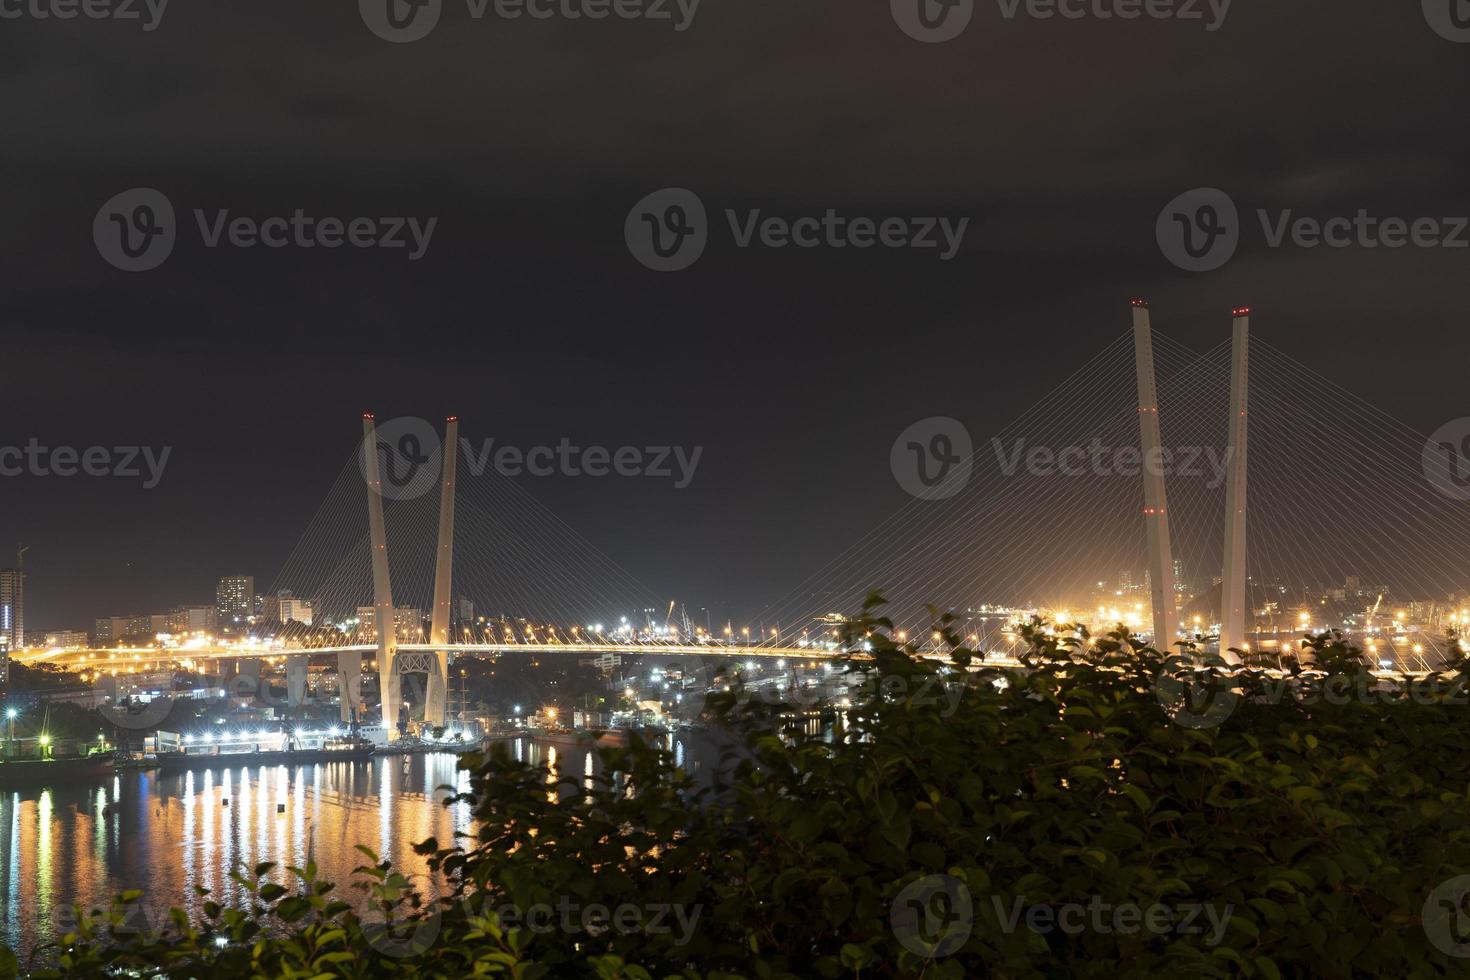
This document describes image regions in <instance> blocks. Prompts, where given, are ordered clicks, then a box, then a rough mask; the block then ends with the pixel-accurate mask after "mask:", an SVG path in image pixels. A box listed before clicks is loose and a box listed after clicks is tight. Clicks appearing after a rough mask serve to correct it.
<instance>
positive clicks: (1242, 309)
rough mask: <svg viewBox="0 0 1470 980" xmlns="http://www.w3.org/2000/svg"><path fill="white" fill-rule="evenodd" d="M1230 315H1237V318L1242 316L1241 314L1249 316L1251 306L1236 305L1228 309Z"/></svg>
mask: <svg viewBox="0 0 1470 980" xmlns="http://www.w3.org/2000/svg"><path fill="white" fill-rule="evenodd" d="M1230 315H1231V316H1233V317H1237V318H1238V317H1243V316H1250V315H1251V308H1250V307H1249V306H1237V307H1236V308H1235V309H1233V310H1231V311H1230Z"/></svg>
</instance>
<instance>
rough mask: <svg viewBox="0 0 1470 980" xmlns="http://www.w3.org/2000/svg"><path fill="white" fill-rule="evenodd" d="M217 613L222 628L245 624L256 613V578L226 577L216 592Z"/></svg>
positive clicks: (252, 576) (250, 576)
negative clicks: (235, 623) (234, 624)
mask: <svg viewBox="0 0 1470 980" xmlns="http://www.w3.org/2000/svg"><path fill="white" fill-rule="evenodd" d="M214 606H215V612H216V613H217V614H218V616H219V623H220V625H221V626H228V625H230V624H232V623H234V622H235V621H236V620H237V619H238V620H240V621H241V622H243V621H244V620H245V619H247V618H248V617H250V616H252V615H254V613H255V576H254V575H226V576H225V577H224V578H222V579H220V580H219V586H218V588H216V590H215V603H214Z"/></svg>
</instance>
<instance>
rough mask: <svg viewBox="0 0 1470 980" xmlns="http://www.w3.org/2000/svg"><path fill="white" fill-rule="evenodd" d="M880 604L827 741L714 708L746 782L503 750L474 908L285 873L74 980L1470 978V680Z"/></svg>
mask: <svg viewBox="0 0 1470 980" xmlns="http://www.w3.org/2000/svg"><path fill="white" fill-rule="evenodd" d="M876 606H877V600H873V601H872V602H871V603H870V608H869V609H868V610H867V611H865V614H864V615H863V616H862V617H861V618H859V619H858V620H856V621H855V622H853V623H852V624H850V626H849V628H848V635H847V638H846V641H847V644H848V647H849V649H851V650H853V651H855V653H854V656H852V657H851V658H850V659H848V660H847V661H846V662H845V663H844V669H845V670H846V671H847V672H848V676H849V679H850V680H852V681H855V682H858V683H856V685H855V686H854V688H853V691H852V694H851V697H852V704H851V707H850V708H849V709H848V710H845V711H835V710H829V711H828V712H827V713H826V714H825V715H823V718H824V720H825V722H826V726H825V730H824V732H823V733H822V734H821V735H817V736H811V735H804V734H801V733H800V732H798V731H796V730H794V729H793V728H791V727H789V726H787V725H786V720H788V719H789V718H790V713H789V712H785V711H783V710H781V709H780V708H779V707H778V708H775V709H769V710H757V709H758V708H761V706H760V705H756V706H754V707H753V706H752V705H751V703H750V699H746V698H742V697H741V696H740V691H739V689H738V686H737V688H736V690H735V691H733V692H732V693H731V694H729V695H728V696H724V697H718V698H714V699H712V703H711V717H712V719H714V720H715V721H716V722H717V723H718V724H720V725H721V726H724V729H725V730H727V731H729V732H731V733H734V734H736V735H738V736H739V744H740V746H741V748H740V750H739V751H733V750H732V751H731V752H730V753H729V754H728V757H727V763H728V765H727V767H726V769H725V771H724V772H723V774H722V776H721V777H720V778H719V779H716V780H715V781H714V782H713V783H712V784H711V783H708V782H705V783H700V782H696V780H695V779H693V778H692V777H691V776H690V774H688V773H686V772H684V771H682V770H681V769H680V768H678V767H677V766H676V765H675V764H674V760H673V758H672V757H671V755H670V754H669V753H668V752H665V751H662V750H659V749H656V748H654V747H651V746H649V745H645V744H643V743H642V742H639V741H637V740H636V739H635V740H634V741H633V743H632V744H631V745H629V746H628V747H627V748H620V749H611V750H601V752H600V754H601V756H602V761H603V766H602V770H603V772H604V773H605V774H606V775H603V776H599V777H596V778H594V779H592V780H590V781H586V780H584V779H583V777H581V776H580V775H579V776H577V777H576V778H567V779H563V780H561V781H560V786H559V787H558V788H556V789H555V790H554V791H553V792H551V793H549V792H548V789H549V783H553V782H555V780H554V778H553V775H552V774H550V773H548V772H547V771H546V769H545V768H543V767H533V766H528V765H526V764H524V763H520V762H517V761H515V760H514V759H513V758H512V757H511V756H510V755H509V753H508V751H506V750H505V749H504V748H503V747H498V748H495V749H493V750H492V751H490V752H489V753H487V754H484V755H472V756H467V757H466V758H465V760H464V763H463V764H464V765H465V766H468V767H470V768H471V769H472V770H473V780H472V787H473V789H472V794H471V798H472V799H473V801H474V805H475V814H476V817H477V821H478V823H477V831H476V834H475V836H473V837H471V838H468V839H465V840H462V841H456V842H437V841H426V842H424V843H423V844H422V845H420V848H419V850H420V853H423V854H426V855H430V863H431V867H432V868H433V869H434V874H435V875H436V876H438V878H439V879H440V881H439V882H438V885H439V889H440V894H443V895H444V896H445V897H444V898H442V899H439V900H435V901H432V902H430V901H423V900H421V899H420V898H419V897H418V895H417V894H416V893H415V892H414V890H413V889H412V888H411V887H410V883H409V882H408V881H407V880H405V879H404V878H403V877H401V876H400V875H398V874H397V873H396V872H394V871H393V869H392V868H390V867H388V866H387V865H386V864H382V863H379V862H377V860H376V858H375V857H374V856H372V855H371V853H370V852H365V854H367V855H368V856H367V858H366V860H365V864H364V868H363V869H362V878H363V881H362V882H360V883H359V884H363V885H366V886H367V887H368V888H369V889H370V894H371V897H372V900H373V904H374V909H375V910H376V911H375V913H374V914H367V913H364V914H358V913H355V912H353V911H352V910H351V908H350V907H349V906H348V904H347V903H346V902H344V901H341V900H340V898H339V897H337V893H336V890H335V889H334V888H333V886H332V885H331V884H329V883H323V882H318V881H316V880H315V878H316V876H315V872H314V869H310V868H307V869H300V870H297V871H293V872H292V873H291V875H290V877H289V880H287V881H285V882H282V881H280V880H277V879H278V878H279V875H278V871H277V869H273V868H271V867H270V866H261V867H258V868H255V869H252V872H253V873H252V874H250V875H242V880H243V881H245V882H246V883H247V884H248V885H249V886H250V889H251V894H252V895H253V897H254V899H255V901H254V902H253V903H252V904H251V907H250V908H242V909H223V908H218V907H215V906H208V907H207V908H206V915H205V916H204V918H203V919H202V920H201V921H198V922H192V923H191V922H189V921H188V920H187V919H186V918H185V917H184V916H183V915H182V914H178V913H175V917H174V922H173V925H172V926H171V927H170V928H169V929H168V930H166V931H165V934H163V935H157V934H147V933H129V932H125V931H123V930H122V929H121V928H120V927H119V925H120V924H121V923H123V922H124V921H125V918H126V906H127V903H130V902H136V901H137V896H136V895H128V896H124V902H122V903H120V904H119V906H118V907H117V908H116V909H114V910H111V911H110V912H108V913H101V914H97V915H94V916H92V917H90V918H89V919H88V921H87V924H86V925H84V926H83V927H82V928H81V929H80V930H79V931H78V932H77V933H76V934H74V935H71V936H68V937H67V939H66V941H65V943H64V948H63V949H60V950H55V951H52V954H53V957H54V960H55V963H56V967H55V968H54V969H53V970H50V971H48V972H46V973H43V974H41V975H45V976H63V975H67V976H102V975H119V974H121V973H124V972H127V973H129V974H133V975H155V976H179V977H183V976H231V977H237V976H238V977H245V976H259V977H278V976H284V977H378V976H403V977H419V976H422V977H431V976H432V977H465V976H498V975H508V976H515V977H528V978H530V977H541V976H553V977H603V978H616V977H630V978H632V977H640V978H641V977H675V976H678V977H689V978H707V977H709V978H713V977H736V976H738V977H800V978H807V977H840V976H851V977H856V976H870V977H890V976H892V977H918V976H924V977H929V978H959V977H970V976H986V975H995V976H1002V977H1050V976H1056V977H1061V976H1075V977H1099V978H1102V977H1119V976H1122V977H1145V976H1178V975H1188V976H1247V977H1266V978H1275V977H1279V976H1323V977H1359V976H1362V977H1368V976H1393V977H1410V976H1422V977H1433V976H1459V975H1465V974H1466V972H1467V971H1466V969H1465V967H1466V965H1467V964H1470V959H1465V958H1460V956H1458V955H1456V954H1460V953H1466V954H1470V946H1467V945H1457V944H1464V943H1470V928H1466V927H1470V917H1466V919H1465V920H1464V921H1463V922H1462V921H1461V919H1460V918H1459V915H1460V913H1461V911H1462V908H1463V906H1462V904H1461V903H1462V899H1463V892H1462V891H1458V890H1457V889H1456V888H1455V887H1454V886H1453V879H1455V878H1457V876H1460V875H1466V874H1470V763H1467V754H1466V752H1467V747H1470V739H1467V737H1466V731H1467V727H1466V717H1465V716H1466V714H1467V711H1470V707H1467V705H1466V704H1465V700H1466V699H1465V689H1464V684H1465V680H1466V674H1465V671H1464V669H1463V666H1461V665H1457V666H1456V667H1455V668H1454V669H1453V670H1451V671H1449V672H1447V673H1445V674H1443V675H1439V676H1436V677H1433V678H1430V679H1429V680H1428V681H1426V682H1424V683H1422V684H1420V685H1418V686H1417V687H1416V689H1415V690H1414V692H1413V696H1412V697H1391V696H1390V695H1389V691H1388V690H1387V688H1386V687H1385V685H1384V683H1383V681H1382V680H1380V679H1377V678H1374V677H1373V676H1372V675H1371V674H1369V673H1368V671H1367V668H1366V667H1365V666H1364V665H1363V663H1362V660H1361V657H1360V656H1359V655H1358V654H1357V653H1356V651H1354V650H1351V649H1349V648H1348V647H1346V646H1345V645H1344V644H1343V643H1342V642H1341V641H1340V639H1339V638H1337V637H1334V636H1330V635H1324V636H1320V637H1315V638H1311V639H1309V640H1308V641H1307V642H1306V643H1305V650H1304V653H1305V654H1306V655H1307V657H1308V659H1310V660H1311V661H1312V662H1313V663H1314V664H1315V666H1316V669H1317V671H1318V672H1304V671H1303V670H1302V669H1300V668H1295V667H1294V668H1292V669H1291V670H1290V671H1288V673H1287V674H1286V676H1285V677H1279V676H1271V675H1266V674H1263V673H1260V672H1231V673H1228V674H1227V673H1225V672H1223V671H1222V670H1220V669H1218V668H1209V669H1207V670H1205V671H1203V672H1196V671H1195V670H1194V669H1193V667H1192V663H1193V661H1194V660H1195V659H1197V658H1194V657H1193V656H1192V655H1191V654H1190V653H1189V652H1188V651H1186V652H1185V653H1184V654H1183V655H1182V656H1169V657H1166V656H1165V655H1164V654H1161V653H1160V652H1158V651H1155V650H1152V649H1148V648H1146V647H1143V646H1141V645H1139V644H1138V643H1136V642H1135V641H1134V639H1133V638H1131V637H1130V636H1128V635H1126V634H1122V633H1119V634H1113V635H1110V636H1106V637H1090V636H1088V635H1087V634H1086V633H1085V632H1082V631H1077V630H1068V629H1050V628H1042V626H1041V625H1040V624H1037V625H1035V626H1033V627H1031V628H1029V629H1028V630H1027V632H1026V638H1027V641H1028V647H1029V649H1028V651H1027V653H1026V654H1025V655H1024V657H1023V660H1024V663H1025V668H1024V669H1022V670H1002V669H999V668H995V667H990V666H986V665H985V664H984V663H983V662H981V661H978V660H977V659H976V655H975V654H974V653H973V652H972V651H969V650H966V649H965V648H964V647H963V646H960V645H959V644H958V642H957V641H956V640H955V638H954V637H952V636H949V637H948V638H949V640H950V647H951V648H952V649H951V653H950V655H949V657H950V659H949V661H948V662H947V663H941V662H936V661H934V660H931V659H924V658H920V657H918V656H917V655H916V654H915V651H913V650H912V649H906V648H901V647H899V646H898V645H896V644H895V643H893V642H892V641H890V640H889V639H888V636H889V634H890V632H891V625H890V624H889V623H887V621H886V620H883V619H881V618H877V617H876ZM947 627H948V624H947V622H946V621H944V620H943V619H942V618H941V620H940V623H939V628H940V629H941V630H942V631H945V632H946V636H948V633H947ZM859 651H860V652H859ZM1205 694H1209V695H1210V696H1211V697H1210V698H1205V697H1202V695H1205ZM766 707H767V708H769V706H766ZM558 794H559V795H560V800H559V801H557V802H552V801H551V799H549V796H556V795H558ZM1447 882H1448V883H1450V886H1449V887H1448V889H1447V888H1446V887H1442V886H1444V885H1445V884H1446V883H1447ZM1467 882H1470V879H1467ZM1466 888H1467V890H1470V883H1467V885H1466ZM547 910H549V911H547ZM1426 911H1427V912H1429V913H1430V915H1429V921H1426V919H1425V913H1426Z"/></svg>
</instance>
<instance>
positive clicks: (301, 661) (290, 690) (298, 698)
mask: <svg viewBox="0 0 1470 980" xmlns="http://www.w3.org/2000/svg"><path fill="white" fill-rule="evenodd" d="M306 662H307V656H306V654H304V653H298V654H295V655H293V656H289V657H287V658H286V707H288V708H299V707H301V706H302V705H303V704H305V703H306Z"/></svg>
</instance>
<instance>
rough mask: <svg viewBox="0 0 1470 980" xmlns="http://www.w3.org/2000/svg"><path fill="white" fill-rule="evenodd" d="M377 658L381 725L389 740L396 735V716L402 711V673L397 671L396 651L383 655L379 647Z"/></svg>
mask: <svg viewBox="0 0 1470 980" xmlns="http://www.w3.org/2000/svg"><path fill="white" fill-rule="evenodd" d="M385 656H386V658H387V660H386V662H385V660H384V659H383V658H384V657H385ZM378 658H379V659H378V696H379V699H380V700H381V701H382V702H383V727H384V728H386V729H387V730H388V739H389V740H390V741H391V740H392V739H394V738H397V737H398V716H399V715H400V714H401V713H402V711H403V707H402V705H403V675H402V674H400V673H399V672H398V654H397V653H396V652H395V653H389V654H386V655H385V654H384V653H383V652H382V648H381V647H380V648H379V652H378Z"/></svg>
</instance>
